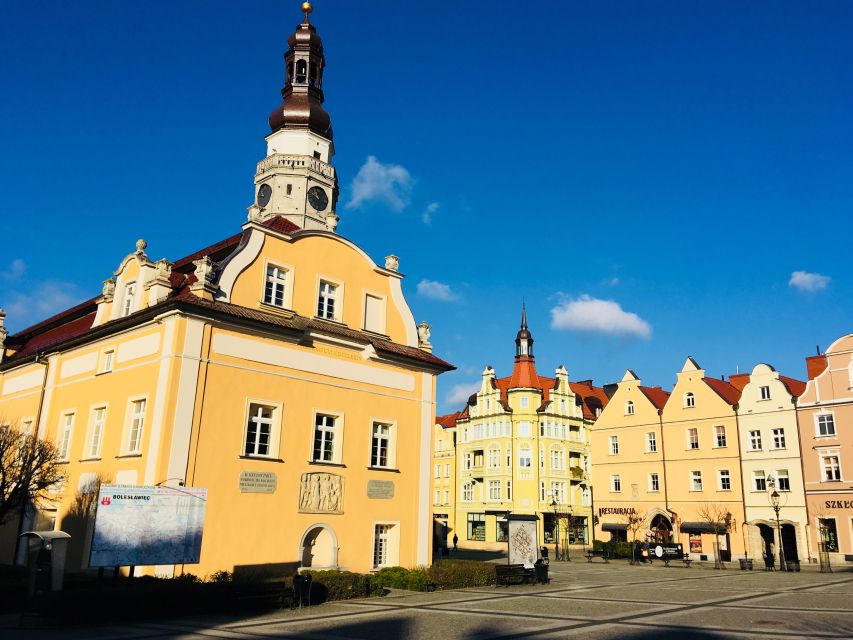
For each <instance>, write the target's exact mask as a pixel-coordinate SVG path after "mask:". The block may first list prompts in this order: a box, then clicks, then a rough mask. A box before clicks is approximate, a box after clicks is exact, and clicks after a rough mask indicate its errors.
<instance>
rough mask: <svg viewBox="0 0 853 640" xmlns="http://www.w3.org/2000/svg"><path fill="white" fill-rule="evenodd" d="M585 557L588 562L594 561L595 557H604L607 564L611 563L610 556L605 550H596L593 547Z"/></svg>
mask: <svg viewBox="0 0 853 640" xmlns="http://www.w3.org/2000/svg"><path fill="white" fill-rule="evenodd" d="M585 557H586V561H587V562H592V559H593V558H604V562H605V564H609V563H610V557H609V556H608V555H607V554H606V553H605V552H604V551H595V550H593V549H589V550H588V551H587V552H586V556H585Z"/></svg>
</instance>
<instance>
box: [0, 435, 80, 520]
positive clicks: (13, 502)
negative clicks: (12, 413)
mask: <svg viewBox="0 0 853 640" xmlns="http://www.w3.org/2000/svg"><path fill="white" fill-rule="evenodd" d="M58 461H59V456H58V451H57V448H56V445H55V444H53V443H52V442H49V441H47V440H41V439H39V438H38V437H37V436H34V435H28V434H26V433H24V432H22V431H21V430H20V429H19V428H18V427H17V426H14V425H12V424H9V423H8V422H7V421H5V420H3V419H0V524H4V523H5V522H7V521H8V520H10V519H11V518H12V517H13V516H14V515H16V514H20V513H21V511H22V510H23V509H24V508H25V507H26V506H27V505H29V504H32V505H37V504H38V503H39V502H40V501H41V500H43V499H44V498H45V493H46V492H47V489H48V488H49V487H52V486H54V485H56V484H57V483H60V482H62V481H63V480H65V474H63V473H62V471H61V470H60V468H59V465H58Z"/></svg>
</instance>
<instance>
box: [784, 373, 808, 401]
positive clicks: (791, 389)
mask: <svg viewBox="0 0 853 640" xmlns="http://www.w3.org/2000/svg"><path fill="white" fill-rule="evenodd" d="M779 380H780V381H781V382H782V384H784V385H785V386H786V387H787V388H788V393H790V394H791V395H792V396H795V397H797V398H799V397H800V396H801V395H803V394H804V393H805V392H806V383H805V382H803V381H802V380H797V379H796V378H789V377H788V376H782V375H780V376H779Z"/></svg>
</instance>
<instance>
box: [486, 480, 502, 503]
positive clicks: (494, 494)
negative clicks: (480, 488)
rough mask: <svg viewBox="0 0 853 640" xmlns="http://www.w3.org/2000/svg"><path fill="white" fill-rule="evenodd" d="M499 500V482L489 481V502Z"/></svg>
mask: <svg viewBox="0 0 853 640" xmlns="http://www.w3.org/2000/svg"><path fill="white" fill-rule="evenodd" d="M500 499H501V481H500V480H489V500H494V501H499V500H500Z"/></svg>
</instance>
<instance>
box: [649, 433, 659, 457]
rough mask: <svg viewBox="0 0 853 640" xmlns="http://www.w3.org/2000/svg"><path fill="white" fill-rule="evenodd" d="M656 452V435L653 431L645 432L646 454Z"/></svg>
mask: <svg viewBox="0 0 853 640" xmlns="http://www.w3.org/2000/svg"><path fill="white" fill-rule="evenodd" d="M657 452H658V434H657V433H656V432H654V431H647V432H646V453H657Z"/></svg>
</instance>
